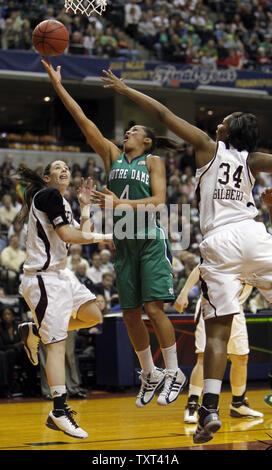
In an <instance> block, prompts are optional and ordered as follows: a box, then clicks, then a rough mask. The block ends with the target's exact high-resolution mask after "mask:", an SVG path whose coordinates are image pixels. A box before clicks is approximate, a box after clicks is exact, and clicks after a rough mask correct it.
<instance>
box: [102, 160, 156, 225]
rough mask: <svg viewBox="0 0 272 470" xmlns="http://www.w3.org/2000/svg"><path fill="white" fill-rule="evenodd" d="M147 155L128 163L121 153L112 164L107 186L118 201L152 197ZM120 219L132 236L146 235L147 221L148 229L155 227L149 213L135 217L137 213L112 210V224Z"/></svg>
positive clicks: (153, 219)
mask: <svg viewBox="0 0 272 470" xmlns="http://www.w3.org/2000/svg"><path fill="white" fill-rule="evenodd" d="M149 155H151V154H150V153H149V154H148V153H145V154H143V155H140V156H139V157H135V158H133V160H132V161H131V162H129V161H128V160H127V158H126V155H125V153H124V152H123V153H122V154H121V155H120V157H119V158H117V160H115V161H114V162H113V164H112V166H111V169H110V171H109V174H108V182H107V183H108V184H107V186H108V189H109V190H110V191H112V192H113V193H114V194H115V195H116V196H117V197H118V198H119V199H124V203H125V200H126V199H131V200H137V199H144V198H147V197H150V196H152V191H151V185H150V173H149V170H148V168H147V165H146V159H147V157H148V156H149ZM139 212H140V211H139ZM141 216H142V217H141ZM148 217H149V219H148ZM122 218H123V225H124V226H125V225H126V226H127V227H129V230H130V232H131V233H132V231H133V233H134V234H136V233H137V234H139V233H143V232H145V233H146V230H147V222H148V220H149V225H148V228H149V229H150V228H151V227H152V228H153V229H154V227H155V226H154V222H155V219H156V215H155V213H153V214H151V213H149V215H148V214H147V213H146V214H145V215H144V216H143V210H142V211H141V214H140V213H139V214H138V216H137V211H126V212H125V211H122V210H120V211H118V210H114V217H113V222H114V224H116V223H117V222H118V221H120V220H121V219H122Z"/></svg>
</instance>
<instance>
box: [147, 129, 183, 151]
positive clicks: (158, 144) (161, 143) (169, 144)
mask: <svg viewBox="0 0 272 470" xmlns="http://www.w3.org/2000/svg"><path fill="white" fill-rule="evenodd" d="M143 128H144V131H145V133H146V137H148V138H149V139H151V140H152V144H151V146H150V148H149V149H148V150H149V151H150V152H153V151H154V150H155V149H157V148H163V149H172V150H181V144H179V143H178V142H176V141H175V140H173V139H169V138H168V137H163V136H156V135H155V132H154V131H153V129H151V127H145V126H143Z"/></svg>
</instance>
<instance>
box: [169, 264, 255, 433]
mask: <svg viewBox="0 0 272 470" xmlns="http://www.w3.org/2000/svg"><path fill="white" fill-rule="evenodd" d="M199 275H200V272H199V266H196V267H195V268H194V269H193V271H192V272H191V273H190V275H189V277H188V279H187V281H186V283H185V285H184V287H183V288H182V290H181V291H180V293H179V295H178V297H177V299H176V302H175V304H174V306H175V308H176V309H177V311H178V312H179V313H182V312H183V311H184V309H185V308H186V307H187V306H188V294H189V292H190V290H191V289H192V287H193V286H194V285H195V284H196V283H197V282H198V281H199ZM252 289H253V287H252V286H250V285H248V284H245V286H244V288H243V290H242V292H241V294H240V297H239V301H240V305H241V309H240V313H239V314H237V315H235V316H234V317H233V322H232V327H231V333H230V339H229V342H228V349H227V353H228V356H229V358H230V361H231V368H230V385H231V390H232V403H231V404H230V416H232V417H235V418H262V417H263V414H262V413H260V412H259V411H256V410H253V409H252V408H250V407H249V404H248V401H247V398H246V396H245V394H246V382H247V362H248V353H249V344H248V334H247V327H246V319H245V315H244V312H243V304H244V303H245V302H246V300H247V298H248V297H249V296H250V294H251V292H252ZM194 321H195V328H196V329H195V353H196V354H197V362H196V365H195V366H194V368H193V370H192V373H191V378H190V385H189V393H188V402H187V405H186V408H185V412H184V422H185V423H190V424H195V423H197V410H198V408H199V405H198V401H199V398H200V396H201V394H202V390H203V354H204V351H205V344H206V333H205V322H204V319H203V316H202V313H201V296H200V297H199V299H198V301H197V304H196V308H195V315H194Z"/></svg>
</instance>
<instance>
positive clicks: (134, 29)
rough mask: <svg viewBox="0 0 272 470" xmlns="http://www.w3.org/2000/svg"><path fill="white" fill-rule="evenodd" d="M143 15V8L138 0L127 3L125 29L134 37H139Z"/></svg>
mask: <svg viewBox="0 0 272 470" xmlns="http://www.w3.org/2000/svg"><path fill="white" fill-rule="evenodd" d="M141 16H142V10H141V8H140V7H139V5H137V0H131V1H130V2H128V3H126V4H125V30H126V32H127V33H128V34H129V35H130V36H132V37H133V38H134V39H136V38H137V33H138V23H139V21H140V18H141Z"/></svg>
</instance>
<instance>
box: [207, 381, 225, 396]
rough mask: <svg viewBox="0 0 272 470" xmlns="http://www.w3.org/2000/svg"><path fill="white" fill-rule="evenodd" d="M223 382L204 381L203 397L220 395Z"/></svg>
mask: <svg viewBox="0 0 272 470" xmlns="http://www.w3.org/2000/svg"><path fill="white" fill-rule="evenodd" d="M221 386H222V380H218V379H204V387H203V395H204V394H205V393H213V394H214V395H220V392H221Z"/></svg>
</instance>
